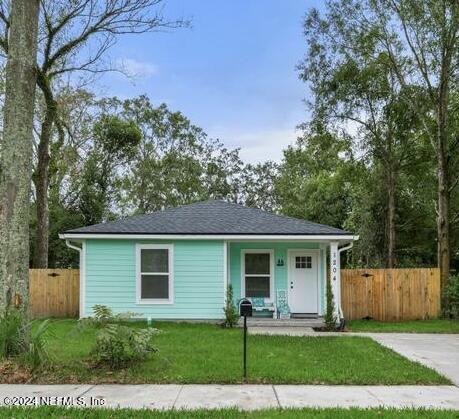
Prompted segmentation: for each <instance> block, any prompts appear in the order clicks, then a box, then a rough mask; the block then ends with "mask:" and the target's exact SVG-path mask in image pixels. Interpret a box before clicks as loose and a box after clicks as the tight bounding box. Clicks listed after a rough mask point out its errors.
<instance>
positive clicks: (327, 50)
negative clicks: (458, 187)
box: [299, 6, 418, 268]
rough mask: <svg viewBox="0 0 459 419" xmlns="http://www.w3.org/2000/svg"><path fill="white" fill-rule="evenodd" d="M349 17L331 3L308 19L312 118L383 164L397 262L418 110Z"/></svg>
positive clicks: (387, 237) (390, 259)
mask: <svg viewBox="0 0 459 419" xmlns="http://www.w3.org/2000/svg"><path fill="white" fill-rule="evenodd" d="M346 19H347V18H346V16H343V15H342V14H341V13H339V11H338V10H337V9H335V8H334V7H333V6H330V10H329V12H328V13H327V14H326V15H325V16H324V17H322V16H320V14H319V13H317V12H316V11H315V10H312V11H311V12H310V13H309V14H308V16H307V17H306V20H305V25H304V26H305V35H306V39H307V43H308V53H307V55H306V58H305V59H304V61H303V62H302V63H301V65H300V67H299V68H300V71H301V72H300V76H301V78H302V79H303V80H305V81H306V82H308V83H310V86H311V90H312V93H313V98H314V99H313V102H312V103H311V104H310V107H311V108H312V110H313V115H314V118H315V119H316V122H317V120H318V121H319V122H320V123H321V124H324V125H327V126H328V129H335V130H336V131H346V132H347V133H348V135H349V136H350V137H351V138H353V140H354V148H355V149H360V153H359V154H360V156H361V158H363V159H365V160H366V161H368V162H369V163H370V164H373V165H377V166H379V170H378V171H375V172H374V174H379V175H380V178H379V179H377V181H378V182H379V183H381V184H382V185H384V188H383V191H384V193H385V202H384V207H385V217H384V224H385V234H384V242H385V247H386V256H385V261H386V263H385V265H386V266H387V267H388V268H393V267H394V266H395V264H396V235H397V226H396V219H395V218H396V217H395V214H396V209H397V208H396V207H397V204H398V203H397V201H396V197H397V187H398V184H399V181H398V179H399V176H400V174H401V172H402V170H403V169H404V167H405V166H407V165H413V164H415V161H416V158H415V155H414V153H413V150H414V149H415V148H416V143H417V142H418V138H417V136H416V135H413V132H414V131H415V130H416V129H417V128H418V126H417V125H418V121H417V117H416V114H415V113H414V112H413V111H412V110H411V111H410V108H408V109H406V106H405V105H404V103H403V100H402V99H401V96H403V90H401V88H400V85H399V83H398V82H397V78H396V74H395V73H394V71H393V69H392V68H391V66H390V63H389V62H388V58H387V56H386V55H385V54H378V53H377V51H375V48H374V42H375V41H374V38H373V35H372V33H367V32H365V31H362V32H357V33H356V31H355V29H354V28H353V27H352V26H349V25H346V23H345V22H346Z"/></svg>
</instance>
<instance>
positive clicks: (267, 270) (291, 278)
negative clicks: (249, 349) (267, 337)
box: [225, 238, 352, 327]
mask: <svg viewBox="0 0 459 419" xmlns="http://www.w3.org/2000/svg"><path fill="white" fill-rule="evenodd" d="M350 243H351V244H350ZM351 246H352V241H349V240H347V241H345V240H341V241H336V240H333V241H332V240H330V239H326V238H324V239H322V240H320V239H319V240H318V239H315V240H305V239H304V238H303V239H301V240H299V239H298V240H288V241H286V240H273V239H270V240H237V241H236V240H234V241H233V240H228V241H225V254H226V258H225V259H226V261H225V262H226V267H227V272H226V276H227V282H228V284H231V285H232V287H233V298H234V303H235V304H236V305H237V304H238V302H239V301H240V299H241V298H248V299H250V300H251V301H252V304H253V308H254V314H253V317H252V318H251V319H249V324H250V325H252V326H268V327H269V326H271V325H283V326H287V327H291V326H301V327H320V326H321V325H323V320H322V317H323V316H324V315H325V313H326V281H327V272H330V274H331V285H332V292H333V297H334V302H335V317H336V318H337V320H339V319H340V318H341V311H340V307H341V301H340V300H341V299H340V274H339V272H340V270H339V263H340V262H339V254H340V253H341V251H342V250H344V249H348V248H350V247H351ZM327 267H329V268H328V269H327Z"/></svg>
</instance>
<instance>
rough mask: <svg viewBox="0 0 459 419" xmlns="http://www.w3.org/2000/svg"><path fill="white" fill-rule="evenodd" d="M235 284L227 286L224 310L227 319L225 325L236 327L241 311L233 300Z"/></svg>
mask: <svg viewBox="0 0 459 419" xmlns="http://www.w3.org/2000/svg"><path fill="white" fill-rule="evenodd" d="M233 295H234V294H233V286H232V285H231V284H229V285H228V287H227V288H226V302H225V307H224V309H223V311H224V312H225V321H224V322H223V327H234V326H236V325H237V322H238V320H239V313H238V311H237V307H236V306H235V304H234V300H233Z"/></svg>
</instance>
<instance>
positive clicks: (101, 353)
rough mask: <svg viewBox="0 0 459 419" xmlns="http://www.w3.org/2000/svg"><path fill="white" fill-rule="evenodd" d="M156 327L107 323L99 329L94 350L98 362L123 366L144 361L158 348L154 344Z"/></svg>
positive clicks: (93, 353) (110, 365)
mask: <svg viewBox="0 0 459 419" xmlns="http://www.w3.org/2000/svg"><path fill="white" fill-rule="evenodd" d="M155 332H156V329H151V328H147V329H138V328H134V327H130V326H126V325H123V324H107V325H106V326H105V327H103V328H102V329H100V330H98V331H97V334H96V345H95V347H94V349H93V350H92V355H93V356H94V357H95V360H96V363H98V364H105V365H107V366H109V367H110V368H113V369H117V368H121V367H123V366H125V365H127V364H129V363H130V362H133V361H142V360H144V359H145V358H146V357H147V355H148V354H149V353H151V352H156V351H157V349H156V348H155V347H154V346H153V342H152V339H153V335H154V334H155Z"/></svg>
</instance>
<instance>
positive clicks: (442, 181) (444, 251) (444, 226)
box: [437, 154, 450, 303]
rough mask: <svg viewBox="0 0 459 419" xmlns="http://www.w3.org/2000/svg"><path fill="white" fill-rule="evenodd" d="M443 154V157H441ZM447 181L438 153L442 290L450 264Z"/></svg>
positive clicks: (438, 241) (438, 216)
mask: <svg viewBox="0 0 459 419" xmlns="http://www.w3.org/2000/svg"><path fill="white" fill-rule="evenodd" d="M442 156H443V159H442ZM449 224H450V220H449V182H448V171H447V164H446V161H445V158H444V155H442V154H439V161H438V214H437V245H438V246H437V247H438V262H437V263H438V267H439V268H440V284H441V289H442V291H443V290H444V289H445V287H446V285H447V284H448V277H449V264H450V246H449V244H450V239H449ZM445 303H446V302H445Z"/></svg>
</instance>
